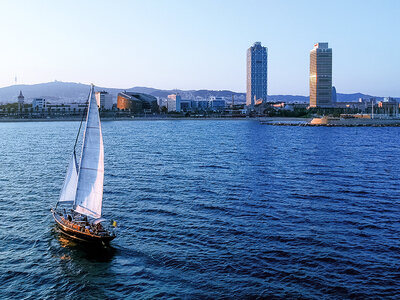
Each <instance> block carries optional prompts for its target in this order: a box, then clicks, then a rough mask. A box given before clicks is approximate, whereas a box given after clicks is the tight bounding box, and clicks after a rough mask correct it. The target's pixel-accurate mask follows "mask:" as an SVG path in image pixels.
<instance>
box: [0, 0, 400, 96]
mask: <svg viewBox="0 0 400 300" xmlns="http://www.w3.org/2000/svg"><path fill="white" fill-rule="evenodd" d="M256 41H260V42H261V43H262V45H263V46H266V47H268V94H271V95H276V94H292V95H308V94H309V92H308V91H309V83H308V76H309V53H310V50H311V49H312V48H313V45H314V44H315V43H317V42H328V43H329V47H331V48H332V51H333V85H334V86H336V89H337V92H338V93H356V92H362V93H365V94H370V95H375V96H393V97H400V1H398V0H379V1H378V0H376V1H375V0H363V1H358V0H346V1H341V0H335V1H324V0H319V1H314V0H279V1H278V0H275V1H268V0H260V1H255V0H246V1H244V0H243V1H235V0H227V1H225V0H219V1H216V0H213V1H212V0H210V1H208V0H202V1H188V0H146V1H144V0H142V1H134V0H131V1H122V0H114V1H102V0H96V1H90V0H85V1H75V0H68V1H64V0H57V1H54V0H51V1H50V0H49V1H45V0H43V1H39V0H30V1H20V0H12V1H11V0H10V1H8V0H1V1H0V45H1V50H0V51H1V52H0V53H1V55H0V87H5V86H9V85H12V84H15V77H17V83H18V84H35V83H42V82H49V81H54V80H59V81H68V82H81V83H94V84H96V85H97V86H102V87H115V88H130V87H134V86H146V87H154V88H160V89H184V90H188V89H215V90H225V89H226V90H232V91H236V92H245V91H246V50H247V48H249V47H250V46H251V45H252V44H253V43H254V42H256Z"/></svg>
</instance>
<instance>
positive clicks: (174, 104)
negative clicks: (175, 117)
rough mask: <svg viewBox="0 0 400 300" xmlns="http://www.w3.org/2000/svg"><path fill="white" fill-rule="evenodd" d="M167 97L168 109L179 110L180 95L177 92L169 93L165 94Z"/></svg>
mask: <svg viewBox="0 0 400 300" xmlns="http://www.w3.org/2000/svg"><path fill="white" fill-rule="evenodd" d="M167 98H168V105H167V108H168V111H176V112H181V100H182V98H181V96H180V95H179V94H171V95H168V96H167Z"/></svg>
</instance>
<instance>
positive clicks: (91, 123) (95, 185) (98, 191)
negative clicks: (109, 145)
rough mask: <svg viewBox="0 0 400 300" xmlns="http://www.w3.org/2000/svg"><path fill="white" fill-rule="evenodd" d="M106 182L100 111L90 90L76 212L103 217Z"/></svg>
mask: <svg viewBox="0 0 400 300" xmlns="http://www.w3.org/2000/svg"><path fill="white" fill-rule="evenodd" d="M103 181H104V147H103V136H102V134H101V124H100V116H99V109H98V107H97V104H96V99H95V95H94V91H93V86H92V88H91V90H90V95H89V105H88V113H87V117H86V129H85V133H84V138H83V147H82V155H81V163H80V167H79V174H78V185H77V191H76V197H75V203H74V210H75V211H76V212H78V213H81V214H84V215H87V216H90V217H93V218H100V217H101V206H102V200H103Z"/></svg>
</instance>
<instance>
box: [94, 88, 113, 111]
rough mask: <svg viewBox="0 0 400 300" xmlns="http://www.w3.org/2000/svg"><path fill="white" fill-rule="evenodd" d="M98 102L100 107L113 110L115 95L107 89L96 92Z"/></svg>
mask: <svg viewBox="0 0 400 300" xmlns="http://www.w3.org/2000/svg"><path fill="white" fill-rule="evenodd" d="M96 102H97V106H98V107H99V108H100V109H105V110H111V109H112V106H113V97H112V95H111V94H109V93H108V92H106V91H101V92H96Z"/></svg>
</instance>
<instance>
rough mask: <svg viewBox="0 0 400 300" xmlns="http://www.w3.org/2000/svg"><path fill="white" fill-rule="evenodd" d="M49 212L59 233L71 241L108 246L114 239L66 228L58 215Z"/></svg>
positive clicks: (108, 236)
mask: <svg viewBox="0 0 400 300" xmlns="http://www.w3.org/2000/svg"><path fill="white" fill-rule="evenodd" d="M51 212H52V214H53V218H54V221H55V222H56V224H57V227H58V228H60V229H61V232H62V233H63V234H65V235H66V236H68V237H70V238H72V239H75V240H79V241H82V242H87V243H98V244H108V243H109V242H111V241H112V240H113V239H114V238H115V235H96V234H93V233H86V232H82V231H79V230H77V229H74V228H72V227H71V226H68V224H66V223H65V222H63V218H62V217H61V216H60V215H59V214H57V212H56V211H54V210H52V211H51Z"/></svg>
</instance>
